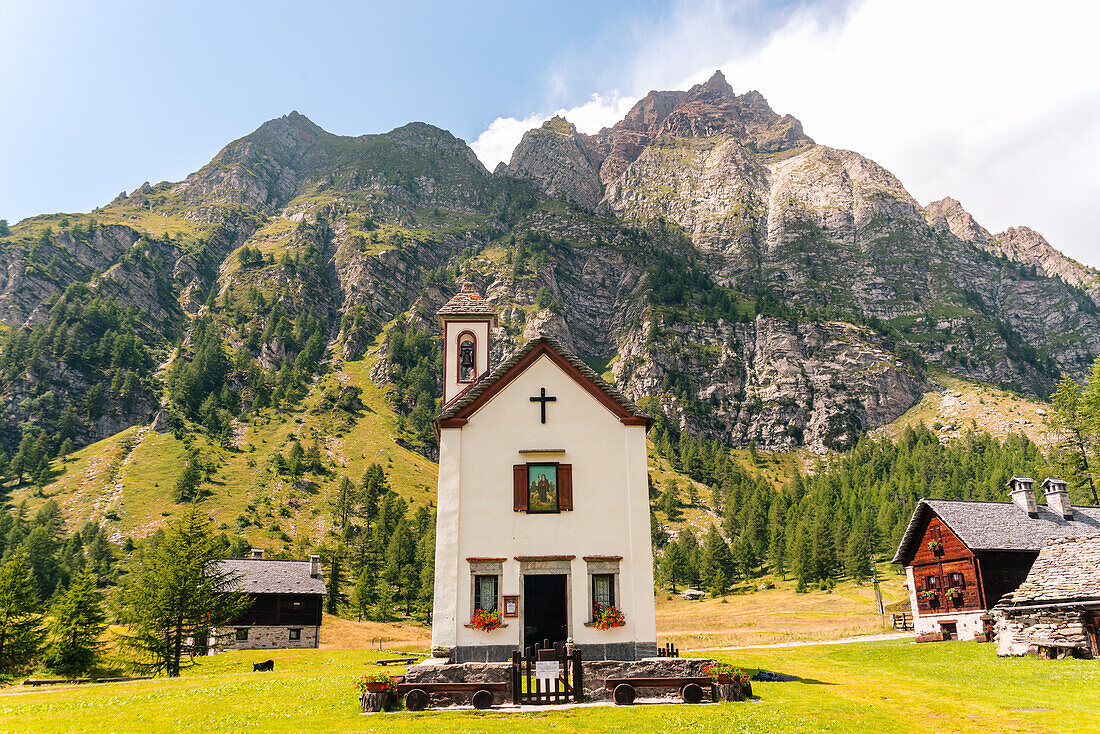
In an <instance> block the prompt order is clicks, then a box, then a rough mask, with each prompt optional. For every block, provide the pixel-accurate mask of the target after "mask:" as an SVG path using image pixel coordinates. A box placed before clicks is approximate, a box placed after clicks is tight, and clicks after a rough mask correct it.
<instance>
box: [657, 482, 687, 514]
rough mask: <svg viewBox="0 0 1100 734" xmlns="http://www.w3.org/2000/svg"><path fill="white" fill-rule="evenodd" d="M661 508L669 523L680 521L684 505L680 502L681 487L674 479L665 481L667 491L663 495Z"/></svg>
mask: <svg viewBox="0 0 1100 734" xmlns="http://www.w3.org/2000/svg"><path fill="white" fill-rule="evenodd" d="M660 507H661V510H662V511H663V512H664V513H665V515H666V516H667V517H668V519H669V522H675V521H677V520H679V519H680V517H681V515H682V514H683V513H682V512H681V509H682V508H683V504H682V503H681V502H680V485H679V484H678V483H677V482H676V480H675V479H673V478H672V477H669V478H668V479H666V480H665V491H664V493H663V494H662V495H661V502H660Z"/></svg>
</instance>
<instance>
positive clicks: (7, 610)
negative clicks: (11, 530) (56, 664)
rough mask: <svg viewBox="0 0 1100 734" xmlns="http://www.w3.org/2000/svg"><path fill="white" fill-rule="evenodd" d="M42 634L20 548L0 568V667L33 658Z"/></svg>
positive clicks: (10, 668) (7, 667)
mask: <svg viewBox="0 0 1100 734" xmlns="http://www.w3.org/2000/svg"><path fill="white" fill-rule="evenodd" d="M43 636H44V633H43V629H42V614H41V612H40V609H39V605H38V596H37V594H36V593H35V589H34V579H33V578H32V576H31V569H30V567H29V566H28V565H27V559H26V556H24V554H23V553H22V551H18V552H16V553H15V554H14V555H13V556H12V557H11V560H9V561H8V562H7V563H6V564H4V566H3V568H0V671H5V672H10V671H13V670H17V669H19V668H21V667H23V666H25V665H27V664H28V663H30V662H31V661H33V660H34V659H35V657H37V655H38V650H39V647H40V646H41V644H42V638H43Z"/></svg>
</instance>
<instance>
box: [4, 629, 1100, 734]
mask: <svg viewBox="0 0 1100 734" xmlns="http://www.w3.org/2000/svg"><path fill="white" fill-rule="evenodd" d="M387 654H388V653H377V652H374V653H370V652H363V651H350V652H339V651H324V650H302V651H287V650H276V651H270V650H256V651H248V652H234V653H224V654H222V655H218V656H215V657H213V658H210V659H208V660H204V661H202V662H201V664H199V665H198V666H196V667H194V668H192V669H190V670H188V671H187V672H186V673H185V674H184V675H183V676H182V677H181V678H179V679H177V680H154V681H147V682H136V683H122V684H105V685H96V686H87V687H76V688H70V689H68V690H55V691H43V692H36V693H29V694H18V695H7V696H4V695H0V730H3V731H14V732H23V731H26V732H30V731H34V732H70V731H82V732H141V731H180V730H189V731H245V730H251V731H263V732H298V731H318V732H321V731H325V732H327V731H370V732H375V731H377V732H391V731H392V732H402V733H405V732H467V731H486V732H545V731H561V732H694V731H707V732H711V731H713V732H742V731H743V732H818V731H836V732H876V733H877V732H929V731H933V732H981V733H982V734H988V733H989V732H1090V731H1100V697H1098V696H1096V695H1095V694H1096V691H1097V690H1098V686H1100V666H1098V665H1097V664H1096V662H1094V661H1086V660H1062V661H1043V660H1036V659H1030V658H1026V659H1001V658H997V657H996V656H995V655H994V652H993V648H992V646H991V645H979V644H976V643H969V642H962V643H941V644H926V645H914V644H911V643H908V642H879V643H865V644H848V645H830V646H815V647H803V648H786V649H772V650H743V651H738V652H737V653H732V654H727V655H723V656H722V658H723V659H726V660H729V661H730V662H733V663H736V664H739V665H743V666H745V667H746V668H748V669H759V668H766V669H768V670H775V671H779V672H784V673H789V674H792V675H797V676H799V677H800V678H802V679H803V680H802V681H801V682H794V683H754V684H753V691H754V693H755V694H756V695H757V696H758V700H756V701H753V702H748V703H736V704H728V703H722V704H718V705H708V706H687V705H668V706H644V705H643V706H634V707H630V708H619V707H594V708H586V709H574V710H567V711H548V712H539V713H535V714H506V713H500V712H489V713H482V712H478V713H474V712H472V711H467V712H452V711H427V712H424V713H420V714H409V713H404V712H402V713H396V714H385V715H369V716H363V715H360V714H359V713H358V702H357V700H356V697H355V693H354V690H353V687H352V682H353V681H354V680H355V678H356V677H357V676H358V675H359V674H361V673H362V672H365V671H367V670H372V671H373V670H379V671H380V670H384V669H383V668H379V667H377V666H375V665H369V663H370V662H371V661H372V660H376V659H378V658H379V657H381V656H382V655H387ZM269 657H270V658H273V659H274V660H275V672H273V673H266V674H254V673H252V663H253V662H254V661H257V660H264V659H267V658H269ZM391 670H392V669H391ZM12 690H14V689H9V690H8V691H4V693H11V692H12ZM1022 708H1040V709H1050V710H1049V711H1013V709H1022Z"/></svg>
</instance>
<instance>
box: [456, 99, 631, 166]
mask: <svg viewBox="0 0 1100 734" xmlns="http://www.w3.org/2000/svg"><path fill="white" fill-rule="evenodd" d="M637 101H638V98H637V97H621V96H619V95H618V94H611V95H608V96H603V95H600V94H593V95H592V97H591V98H589V100H588V101H587V102H585V103H584V104H582V105H578V106H576V107H570V108H569V109H564V108H563V109H559V110H557V111H556V112H552V113H550V114H539V113H536V114H533V115H528V116H527V117H525V118H523V119H522V120H518V119H516V118H514V117H498V118H497V119H495V120H493V122H492V123H490V125H489V127H488V128H486V130H485V132H483V133H481V135H478V136H477V140H475V141H474V142H472V143H470V147H471V148H473V151H474V153H476V154H477V157H478V158H479V159H480V160H481V162H482V163H483V164H485V167H486V168H488V169H489V170H490V171H491V170H493V169H494V168H495V167H496V165H497V164H498V163H500V162H501V161H504V162H505V163H507V162H508V160H509V159H510V158H511V157H512V151H513V150H514V149H515V147H516V146H517V145H519V141H520V138H522V137H523V134H524V133H525V132H527V131H528V130H530V129H532V128H536V127H539V126H540V125H542V123H544V122H546V121H547V120H549V119H550V118H551V117H553V116H554V115H560V116H561V117H564V118H565V119H566V120H569V122H571V123H573V124H574V125H576V126H577V130H579V131H580V132H582V133H587V134H592V133H595V132H599V130H600V129H601V128H604V127H608V126H610V125H614V124H615V123H616V122H618V121H619V120H621V119H622V118H623V116H624V115H626V113H627V112H629V111H630V108H631V107H633V106H634V103H635V102H637Z"/></svg>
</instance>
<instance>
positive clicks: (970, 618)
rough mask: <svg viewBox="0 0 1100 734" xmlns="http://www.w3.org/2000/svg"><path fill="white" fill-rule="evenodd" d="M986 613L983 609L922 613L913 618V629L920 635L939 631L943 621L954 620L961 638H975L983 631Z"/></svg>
mask: <svg viewBox="0 0 1100 734" xmlns="http://www.w3.org/2000/svg"><path fill="white" fill-rule="evenodd" d="M985 614H986V612H985V611H984V610H981V609H979V610H978V611H973V612H954V613H946V614H921V615H919V616H914V618H913V631H914V632H915V633H916V634H918V635H920V634H925V633H927V632H939V631H940V630H941V627H940V623H941V622H954V623H955V629H956V631H957V632H958V635H959V639H960V640H973V639H974V638H975V637H976V636H978V635H980V634H981V633H982V630H983V626H982V617H983V616H985Z"/></svg>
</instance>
